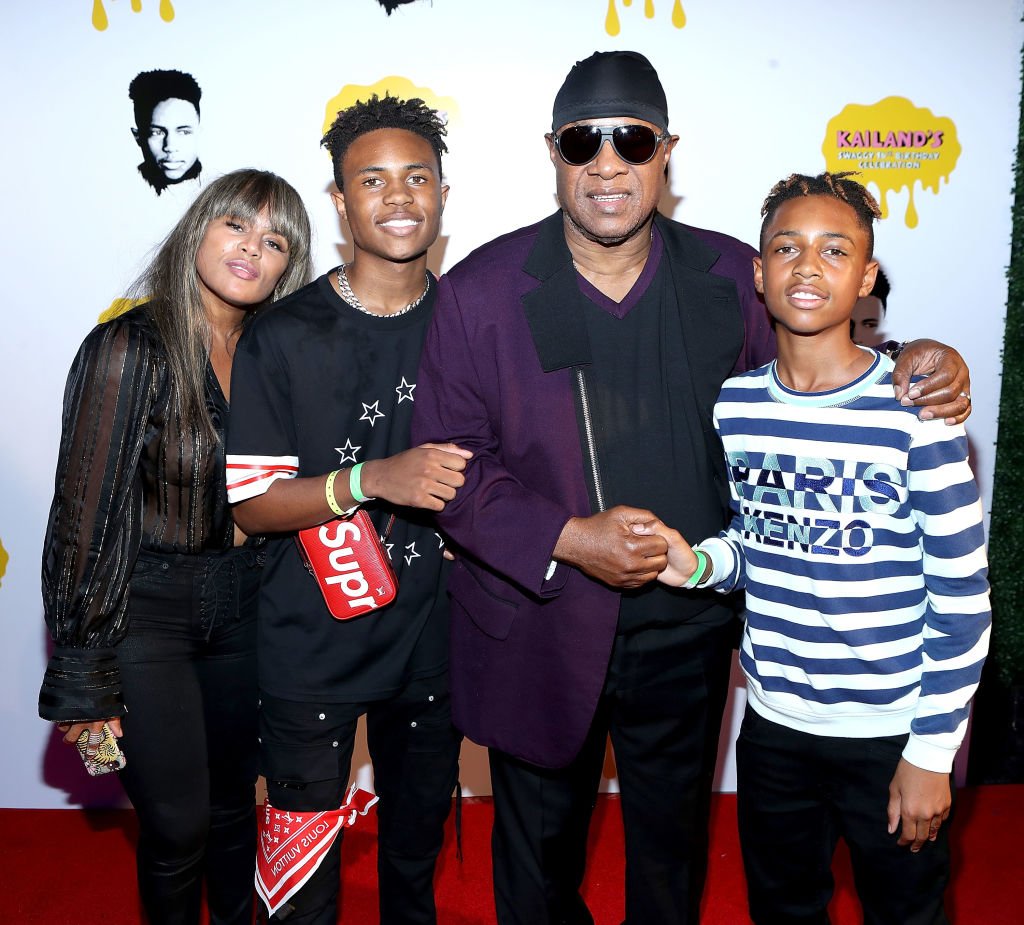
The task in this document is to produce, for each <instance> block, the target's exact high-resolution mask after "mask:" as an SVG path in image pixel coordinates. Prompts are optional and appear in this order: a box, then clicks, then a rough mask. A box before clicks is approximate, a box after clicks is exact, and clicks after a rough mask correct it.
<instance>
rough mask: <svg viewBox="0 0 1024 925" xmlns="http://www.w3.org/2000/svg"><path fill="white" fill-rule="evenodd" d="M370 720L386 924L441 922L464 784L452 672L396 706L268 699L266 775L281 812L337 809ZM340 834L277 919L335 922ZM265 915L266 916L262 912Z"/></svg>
mask: <svg viewBox="0 0 1024 925" xmlns="http://www.w3.org/2000/svg"><path fill="white" fill-rule="evenodd" d="M363 714H366V740H367V747H368V749H369V752H370V758H371V760H372V761H373V784H374V790H375V792H376V794H377V796H378V797H379V802H378V803H377V805H376V807H375V808H376V812H377V886H378V890H379V894H380V921H381V925H434V923H435V922H436V921H437V914H436V910H435V906H434V868H435V865H436V863H437V856H438V855H439V854H440V852H441V847H442V845H443V843H444V823H445V820H446V819H447V818H448V813H449V811H450V810H451V805H452V791H454V789H455V785H456V783H457V782H458V774H459V748H460V745H461V743H462V736H461V735H460V734H459V733H458V732H457V731H456V729H455V727H454V726H452V721H451V702H450V699H449V696H448V675H447V673H445V674H443V675H439V676H438V677H435V678H427V679H421V680H416V681H412V682H410V683H409V684H408V685H407V686H406V687H405V688H404V689H403V690H402V691H401V692H400V693H399V694H397V695H395V696H394V697H391V698H389V699H388V700H380V701H374V702H371V703H322V704H308V703H293V702H290V701H285V700H280V699H277V698H273V697H268V696H266V695H264V696H263V697H262V699H261V702H260V740H261V761H262V769H263V772H264V774H266V777H267V797H268V798H269V800H270V802H271V804H272V805H273V806H274V807H276V808H277V809H286V810H291V811H292V812H317V811H322V810H331V809H337V808H338V807H339V806H340V805H341V803H342V800H343V798H344V796H345V793H346V792H347V790H348V787H349V772H350V765H351V761H352V750H353V745H354V742H355V735H356V724H357V722H358V720H359V717H360V716H361V715H363ZM340 879H341V836H340V835H339V837H338V838H337V840H336V841H335V842H334V844H333V845H332V846H331V848H330V850H329V851H328V852H327V854H326V856H325V858H324V860H323V862H322V863H321V865H320V867H319V868H317V871H316V873H315V874H313V876H312V877H310V879H309V880H308V881H307V882H306V883H305V884H303V886H302V888H301V889H300V890H299V891H298V892H297V893H296V894H295V895H294V896H292V897H291V899H289V900H288V903H287V904H286V905H285V907H284V908H283V909H281V910H279V911H278V913H277V914H276V915H275V916H274V917H273V918H272V919H271V921H272V922H278V921H281V922H287V925H334V923H335V922H336V921H337V917H338V890H339V886H340ZM263 911H264V912H265V910H263Z"/></svg>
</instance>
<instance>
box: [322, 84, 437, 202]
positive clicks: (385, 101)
mask: <svg viewBox="0 0 1024 925" xmlns="http://www.w3.org/2000/svg"><path fill="white" fill-rule="evenodd" d="M381 128H402V129H405V130H406V131H409V132H413V133H414V134H416V135H419V136H420V138H423V139H425V140H426V141H428V142H430V146H431V147H432V148H433V149H434V153H435V154H436V155H437V166H438V173H440V169H441V155H442V154H445V153H447V151H448V146H447V145H446V144H445V143H444V137H443V136H445V135H447V134H448V130H447V129H446V128H445V124H444V120H443V119H442V117H441V115H440V113H438V111H437V110H436V109H431V108H430V107H429V106H427V104H426V103H424V102H423V100H420V99H411V100H400V99H398V97H395V96H390V95H389V94H385V95H384V97H383V98H381V97H379V96H377V94H376V93H375V94H374V95H373V96H372V97H370V99H368V100H365V101H363V100H360V101H359V102H357V103H355V104H354V105H352V106H349V107H348V109H343V110H341V112H339V113H338V115H337V118H335V120H334V123H333V124H332V125H331V127H330V128H329V129H328V130H327V134H326V135H324V137H323V138H322V139H321V141H320V144H321V145H323V146H324V147H325V148H326V149H327V150H328V151H329V152H330V154H331V160H332V162H333V163H334V182H335V183H337V185H338V189H339V190H340V189H341V188H342V177H341V164H342V161H344V159H345V153H346V152H347V151H348V149H349V146H350V145H351V144H352V142H354V141H355V140H356V139H357V138H359V137H360V136H361V135H365V134H366V133H367V132H375V131H376V130H377V129H381Z"/></svg>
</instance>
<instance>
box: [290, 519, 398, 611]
mask: <svg viewBox="0 0 1024 925" xmlns="http://www.w3.org/2000/svg"><path fill="white" fill-rule="evenodd" d="M387 532H388V533H390V532H391V525H390V524H389V525H388V530H387ZM296 540H297V542H298V544H299V551H300V552H301V554H302V558H303V559H304V560H305V562H306V568H307V569H309V573H310V574H311V575H312V576H313V577H314V578H315V579H316V581H317V584H318V585H320V593H321V594H323V596H324V601H325V602H326V603H327V609H328V610H329V611H330V612H331V616H332V617H334V618H335V619H336V620H350V619H351V618H352V617H360V616H362V615H363V614H364V613H369V612H370V611H371V610H376V609H377V608H378V607H384V606H386V605H387V604H390V603H391V602H392V601H393V600H394V599H395V595H396V594H397V593H398V579H397V578H395V571H394V569H393V568H392V567H391V560H390V559H389V558H388V554H387V550H385V549H384V547H383V546H382V545H381V542H380V537H378V536H377V528H376V527H375V526H374V525H373V521H372V520H370V515H369V514H367V513H366V511H364V510H358V511H356V513H355V514H354V515H353V516H352V517H350V518H345V519H341V518H338V519H336V520H329V521H327V523H325V524H321V525H320V526H319V527H308V528H307V529H305V530H300V531H299V533H298V535H297V536H296Z"/></svg>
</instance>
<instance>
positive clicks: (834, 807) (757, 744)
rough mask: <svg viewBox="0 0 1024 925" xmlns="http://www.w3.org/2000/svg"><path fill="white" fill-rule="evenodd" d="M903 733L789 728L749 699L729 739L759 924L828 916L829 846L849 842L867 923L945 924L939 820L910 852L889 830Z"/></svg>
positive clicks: (945, 872)
mask: <svg viewBox="0 0 1024 925" xmlns="http://www.w3.org/2000/svg"><path fill="white" fill-rule="evenodd" d="M906 742H907V736H905V735H902V736H889V737H885V738H876V739H843V738H834V737H829V736H817V735H810V734H808V733H806V732H797V731H795V730H793V729H789V728H787V727H786V726H781V725H779V724H778V723H773V722H770V721H769V720H766V719H765V718H764V717H762V716H760V715H759V714H757V713H756V712H755V711H754V710H753V709H752V708H750V707H749V706H748V707H747V712H746V715H745V716H744V718H743V727H742V729H741V730H740V737H739V741H738V742H737V746H736V770H737V781H736V792H737V805H738V812H739V827H740V844H741V847H742V850H743V865H744V868H745V870H746V875H747V889H748V894H749V899H750V914H751V918H753V920H754V922H756V923H757V925H828V921H829V918H828V910H827V907H828V903H829V900H830V899H831V898H832V889H833V882H832V855H833V853H834V852H835V847H836V842H837V841H838V840H839V838H840V837H842V838H844V839H845V840H846V843H847V845H848V846H849V849H850V860H851V863H852V866H853V874H854V881H855V883H856V887H857V895H858V896H859V898H860V901H861V905H862V906H863V908H864V922H865V925H945V923H946V922H948V919H947V918H946V914H945V911H944V910H943V905H942V896H943V892H944V890H945V887H946V883H947V882H948V880H949V836H948V826H949V821H950V820H947V821H946V822H945V823H944V824H943V826H942V828H941V829H939V837H938V839H937V840H936V841H934V842H925V844H924V846H923V847H922V848H921V850H920V851H919V852H918V853H917V854H912V853H911V852H910V848H909V847H900V846H899V845H898V844H897V843H896V842H897V839H898V838H899V833H898V832H897V833H895V834H893V835H890V834H889V833H888V831H887V819H886V804H887V803H888V800H889V782H890V781H891V780H892V776H893V774H894V773H895V771H896V765H897V764H898V763H899V760H900V756H901V755H902V752H903V748H904V746H905V745H906Z"/></svg>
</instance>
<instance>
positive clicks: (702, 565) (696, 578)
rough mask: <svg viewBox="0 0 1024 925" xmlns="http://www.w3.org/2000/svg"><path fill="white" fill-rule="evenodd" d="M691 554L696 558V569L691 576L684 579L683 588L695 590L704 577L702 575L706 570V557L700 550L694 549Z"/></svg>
mask: <svg viewBox="0 0 1024 925" xmlns="http://www.w3.org/2000/svg"><path fill="white" fill-rule="evenodd" d="M693 554H694V555H695V556H696V557H697V568H696V569H695V570H694V572H693V574H692V575H691V576H690V577H689V578H687V579H686V582H685V584H683V587H684V588H696V587H697V585H699V584H700V580H701V579H702V578H703V577H704V573H705V572H706V571H707V570H708V555H707V553H706V552H704V550H702V549H695V550H694V551H693Z"/></svg>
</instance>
